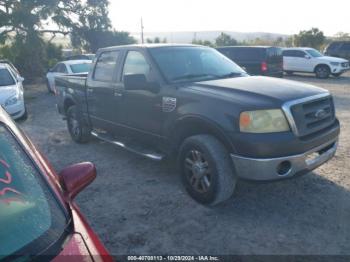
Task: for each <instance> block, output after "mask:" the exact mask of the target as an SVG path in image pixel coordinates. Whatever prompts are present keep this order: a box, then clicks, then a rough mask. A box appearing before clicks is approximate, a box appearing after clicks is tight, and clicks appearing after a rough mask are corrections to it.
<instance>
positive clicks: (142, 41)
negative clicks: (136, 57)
mask: <svg viewBox="0 0 350 262" xmlns="http://www.w3.org/2000/svg"><path fill="white" fill-rule="evenodd" d="M141 43H142V44H143V43H144V40H143V21H142V17H141Z"/></svg>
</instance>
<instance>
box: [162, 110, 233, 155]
mask: <svg viewBox="0 0 350 262" xmlns="http://www.w3.org/2000/svg"><path fill="white" fill-rule="evenodd" d="M200 134H209V135H212V136H214V137H215V138H216V139H218V140H219V141H220V142H221V143H222V144H223V145H224V146H225V148H226V149H227V150H228V151H229V152H233V151H235V149H234V145H233V143H232V142H231V140H230V139H229V137H228V136H227V135H226V134H225V132H224V131H223V130H222V128H220V126H219V125H218V124H216V123H215V122H213V121H212V120H209V119H206V118H204V117H201V116H195V115H191V116H185V117H182V118H180V119H178V120H177V121H176V122H175V124H174V125H173V126H172V128H171V132H170V137H169V138H170V141H171V143H172V144H173V149H174V151H175V152H177V151H178V150H179V148H180V146H181V144H182V142H183V141H184V140H185V139H186V138H188V137H190V136H194V135H200Z"/></svg>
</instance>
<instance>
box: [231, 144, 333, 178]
mask: <svg viewBox="0 0 350 262" xmlns="http://www.w3.org/2000/svg"><path fill="white" fill-rule="evenodd" d="M337 146H338V140H337V139H336V140H333V141H329V142H327V143H325V144H322V145H320V146H317V147H315V148H313V149H312V150H309V151H307V152H305V153H303V154H298V155H292V156H286V157H277V158H250V157H242V156H239V155H235V154H231V158H232V161H233V164H234V168H235V169H236V173H237V175H238V176H239V177H240V178H243V179H248V180H256V181H268V180H279V179H284V178H290V177H293V176H297V175H302V174H305V173H308V172H310V171H311V170H313V169H315V168H317V167H319V166H320V165H322V164H324V163H325V162H327V161H328V160H329V159H331V158H332V157H333V156H334V155H335V152H336V150H337Z"/></svg>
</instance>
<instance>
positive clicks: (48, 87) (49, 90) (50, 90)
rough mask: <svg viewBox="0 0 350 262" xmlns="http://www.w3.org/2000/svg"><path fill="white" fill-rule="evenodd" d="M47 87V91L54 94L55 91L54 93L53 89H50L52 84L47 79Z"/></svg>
mask: <svg viewBox="0 0 350 262" xmlns="http://www.w3.org/2000/svg"><path fill="white" fill-rule="evenodd" d="M46 87H47V91H48V92H49V94H52V93H53V91H52V89H51V87H50V82H49V80H48V79H46Z"/></svg>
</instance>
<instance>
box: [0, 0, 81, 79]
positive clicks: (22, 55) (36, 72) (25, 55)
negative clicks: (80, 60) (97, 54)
mask: <svg viewBox="0 0 350 262" xmlns="http://www.w3.org/2000/svg"><path fill="white" fill-rule="evenodd" d="M80 8H81V4H80V1H79V0H40V1H39V0H36V1H28V0H0V41H1V43H2V44H4V43H6V44H7V45H6V46H5V47H4V50H3V51H2V53H3V54H5V56H9V57H11V58H12V59H11V60H12V61H13V62H14V63H15V65H16V66H17V67H18V68H19V70H21V71H22V73H23V75H24V76H25V77H26V78H27V79H30V78H33V77H36V76H41V75H42V74H43V73H44V72H45V66H46V64H47V54H46V52H45V51H46V47H45V45H46V44H45V42H44V40H43V34H44V33H51V34H53V35H54V36H55V35H56V34H58V33H60V34H64V35H66V34H68V33H69V32H70V31H69V28H71V27H72V25H73V22H72V19H71V15H72V14H73V13H74V12H78V10H80ZM47 23H51V24H53V25H55V26H56V27H57V29H55V30H51V29H50V30H49V29H47V28H46V26H47Z"/></svg>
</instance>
